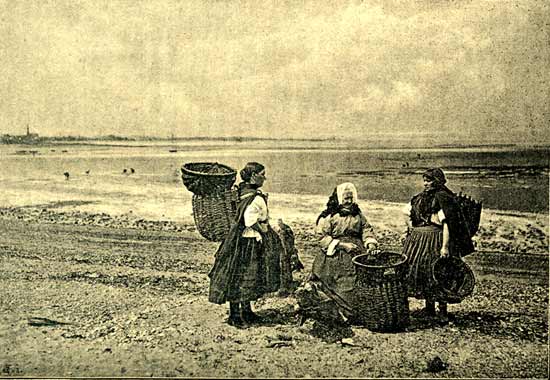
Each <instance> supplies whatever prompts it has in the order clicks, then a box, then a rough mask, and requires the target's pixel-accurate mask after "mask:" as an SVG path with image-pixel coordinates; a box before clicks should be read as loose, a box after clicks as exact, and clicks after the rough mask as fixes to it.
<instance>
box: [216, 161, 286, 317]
mask: <svg viewBox="0 0 550 380" xmlns="http://www.w3.org/2000/svg"><path fill="white" fill-rule="evenodd" d="M240 176H241V179H242V182H241V183H240V184H239V186H238V194H239V200H238V203H237V214H236V219H235V221H236V223H235V224H233V226H232V227H231V229H230V231H229V233H228V235H227V237H226V238H225V240H224V241H223V243H222V244H221V245H220V247H219V249H218V251H217V252H216V258H215V262H214V267H213V268H212V270H211V272H210V274H209V277H210V291H209V297H208V299H209V301H210V302H213V303H216V304H223V303H225V302H229V319H228V323H229V324H230V325H231V326H236V327H245V326H246V325H247V324H250V323H255V322H259V321H260V317H259V316H258V315H257V314H255V313H254V312H253V311H252V308H251V306H250V302H251V301H255V300H257V299H258V298H260V297H261V296H262V295H264V294H265V293H270V292H275V291H277V290H278V289H279V286H280V271H281V269H280V255H281V251H282V250H283V249H284V248H283V246H282V243H281V240H280V238H279V236H278V235H277V234H276V232H275V231H274V230H273V229H272V228H271V226H270V225H269V223H268V219H269V214H268V208H267V195H265V194H263V193H262V192H261V191H260V190H259V189H260V187H262V185H263V184H264V181H265V179H266V175H265V168H264V166H263V165H261V164H259V163H257V162H249V163H248V164H246V166H245V167H244V168H243V169H242V170H241V172H240Z"/></svg>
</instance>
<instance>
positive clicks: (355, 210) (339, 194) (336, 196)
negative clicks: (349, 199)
mask: <svg viewBox="0 0 550 380" xmlns="http://www.w3.org/2000/svg"><path fill="white" fill-rule="evenodd" d="M348 191H349V192H351V193H352V194H353V203H352V204H351V207H346V208H344V207H342V204H341V203H342V198H343V196H344V193H345V192H348ZM360 213H361V209H360V208H359V206H358V205H357V189H356V188H355V185H354V184H353V183H350V182H345V183H342V184H340V185H338V186H336V187H335V188H334V191H333V192H332V194H331V195H330V197H329V198H328V202H327V207H326V209H325V210H323V211H322V212H321V213H320V214H319V216H318V217H317V220H316V221H315V224H319V220H321V219H322V218H326V217H327V216H329V215H330V216H332V215H336V214H339V215H341V216H347V215H351V216H356V215H358V214H360Z"/></svg>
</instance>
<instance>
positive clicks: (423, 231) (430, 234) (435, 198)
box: [403, 168, 474, 322]
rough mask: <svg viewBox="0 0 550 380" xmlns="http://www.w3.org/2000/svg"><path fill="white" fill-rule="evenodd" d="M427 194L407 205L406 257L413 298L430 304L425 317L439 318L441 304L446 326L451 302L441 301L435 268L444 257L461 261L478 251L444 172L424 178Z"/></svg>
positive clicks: (430, 171)
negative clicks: (435, 278)
mask: <svg viewBox="0 0 550 380" xmlns="http://www.w3.org/2000/svg"><path fill="white" fill-rule="evenodd" d="M422 177H423V181H424V191H422V192H421V193H419V194H417V195H415V196H414V197H413V198H412V199H411V202H410V203H409V204H408V205H407V207H406V209H405V213H406V214H407V216H408V218H407V226H408V228H407V233H406V235H405V236H404V246H403V253H404V254H405V256H407V262H408V265H409V275H408V288H409V296H411V297H415V298H418V299H425V300H426V308H425V309H424V310H423V313H424V314H427V315H428V316H435V315H436V312H435V302H436V301H437V302H438V303H439V311H440V318H441V320H442V322H447V321H448V315H447V302H446V301H445V300H443V299H438V297H437V294H438V293H437V285H436V284H435V281H434V280H433V270H432V268H433V265H434V263H435V262H436V261H437V260H438V259H439V258H440V257H461V256H464V255H467V254H469V253H471V252H473V251H474V245H473V243H472V240H471V237H470V235H469V234H468V231H467V227H466V225H465V224H464V220H463V216H462V214H461V212H460V207H459V205H458V203H457V202H456V199H455V196H454V193H453V192H452V191H451V190H449V189H448V188H447V187H446V186H445V183H446V182H447V181H446V179H445V174H444V173H443V171H442V170H441V169H440V168H433V169H428V170H426V172H424V174H423V175H422Z"/></svg>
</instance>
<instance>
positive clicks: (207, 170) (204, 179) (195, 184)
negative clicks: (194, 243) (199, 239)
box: [181, 162, 238, 241]
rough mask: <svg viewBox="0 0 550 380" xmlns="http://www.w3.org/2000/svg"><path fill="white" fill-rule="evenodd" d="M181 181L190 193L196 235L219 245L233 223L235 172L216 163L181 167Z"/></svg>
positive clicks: (235, 201)
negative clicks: (197, 233)
mask: <svg viewBox="0 0 550 380" xmlns="http://www.w3.org/2000/svg"><path fill="white" fill-rule="evenodd" d="M181 172H182V176H181V178H182V181H183V184H184V185H185V187H186V188H187V189H188V190H189V191H191V192H192V193H193V198H192V201H191V202H192V206H193V219H194V220H195V226H196V227H197V230H198V231H199V233H200V234H201V235H202V236H203V237H204V238H206V239H208V240H210V241H222V240H223V239H225V236H226V235H227V233H228V232H229V229H230V228H231V225H232V224H233V223H234V219H235V214H236V209H237V197H238V195H237V191H236V189H234V188H233V184H234V183H235V179H236V177H237V172H236V171H235V170H234V169H232V168H230V167H229V166H226V165H223V164H219V163H217V162H193V163H187V164H184V165H183V167H182V169H181Z"/></svg>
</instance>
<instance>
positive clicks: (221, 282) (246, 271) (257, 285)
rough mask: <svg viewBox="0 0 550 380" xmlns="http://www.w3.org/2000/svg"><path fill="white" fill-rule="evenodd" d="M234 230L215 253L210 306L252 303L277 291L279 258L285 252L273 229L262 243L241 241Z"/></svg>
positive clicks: (278, 284)
mask: <svg viewBox="0 0 550 380" xmlns="http://www.w3.org/2000/svg"><path fill="white" fill-rule="evenodd" d="M238 227H239V226H238V225H237V226H234V227H233V228H232V229H231V230H230V232H229V234H228V236H227V238H226V239H225V241H224V242H223V243H222V244H221V245H220V248H219V249H218V251H217V252H216V260H215V262H214V267H213V268H212V270H211V271H210V273H209V277H210V291H209V296H208V300H209V301H210V302H213V303H217V304H223V303H225V302H246V301H254V300H257V299H258V298H260V297H261V296H263V295H264V294H266V293H270V292H275V291H277V290H278V289H279V287H280V283H281V280H280V277H281V268H280V257H281V252H282V250H283V249H284V248H283V246H282V242H281V240H280V238H279V236H278V235H277V233H276V232H275V231H273V229H271V228H269V229H268V231H267V232H266V233H263V234H262V240H261V241H257V240H256V239H255V238H244V237H242V236H241V234H242V228H238Z"/></svg>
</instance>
